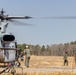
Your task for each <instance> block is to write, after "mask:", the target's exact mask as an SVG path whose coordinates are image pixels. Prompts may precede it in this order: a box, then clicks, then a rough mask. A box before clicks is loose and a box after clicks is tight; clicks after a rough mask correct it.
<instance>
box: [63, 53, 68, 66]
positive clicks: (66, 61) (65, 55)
mask: <svg viewBox="0 0 76 75" xmlns="http://www.w3.org/2000/svg"><path fill="white" fill-rule="evenodd" d="M67 56H68V55H67V52H65V54H64V57H63V59H64V66H65V65H67V66H68V59H67Z"/></svg>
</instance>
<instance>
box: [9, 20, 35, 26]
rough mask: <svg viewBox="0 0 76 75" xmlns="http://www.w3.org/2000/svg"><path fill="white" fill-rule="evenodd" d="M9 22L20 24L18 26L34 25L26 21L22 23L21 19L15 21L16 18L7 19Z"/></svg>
mask: <svg viewBox="0 0 76 75" xmlns="http://www.w3.org/2000/svg"><path fill="white" fill-rule="evenodd" d="M9 22H11V23H14V24H15V25H18V26H19V25H20V26H34V25H33V24H28V23H24V22H21V21H17V20H9Z"/></svg>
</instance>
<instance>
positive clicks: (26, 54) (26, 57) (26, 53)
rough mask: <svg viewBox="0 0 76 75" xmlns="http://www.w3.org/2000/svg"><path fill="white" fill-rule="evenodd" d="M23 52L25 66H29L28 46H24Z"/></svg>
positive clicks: (29, 51)
mask: <svg viewBox="0 0 76 75" xmlns="http://www.w3.org/2000/svg"><path fill="white" fill-rule="evenodd" d="M24 54H25V66H26V67H29V61H30V57H31V50H30V48H29V46H26V47H25V49H24Z"/></svg>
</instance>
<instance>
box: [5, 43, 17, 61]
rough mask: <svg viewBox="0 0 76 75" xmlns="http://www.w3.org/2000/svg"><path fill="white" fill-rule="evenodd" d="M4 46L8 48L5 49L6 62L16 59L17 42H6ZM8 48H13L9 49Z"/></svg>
mask: <svg viewBox="0 0 76 75" xmlns="http://www.w3.org/2000/svg"><path fill="white" fill-rule="evenodd" d="M4 47H5V48H7V49H6V50H4V58H5V59H4V62H11V61H14V60H15V59H16V50H14V49H15V48H16V42H5V43H4ZM8 48H10V49H11V50H10V49H9V50H8Z"/></svg>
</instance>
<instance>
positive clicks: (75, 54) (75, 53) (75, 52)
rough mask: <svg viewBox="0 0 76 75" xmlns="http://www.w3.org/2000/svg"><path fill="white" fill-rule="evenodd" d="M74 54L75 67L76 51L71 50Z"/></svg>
mask: <svg viewBox="0 0 76 75" xmlns="http://www.w3.org/2000/svg"><path fill="white" fill-rule="evenodd" d="M73 52H74V61H75V66H76V50H73Z"/></svg>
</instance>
